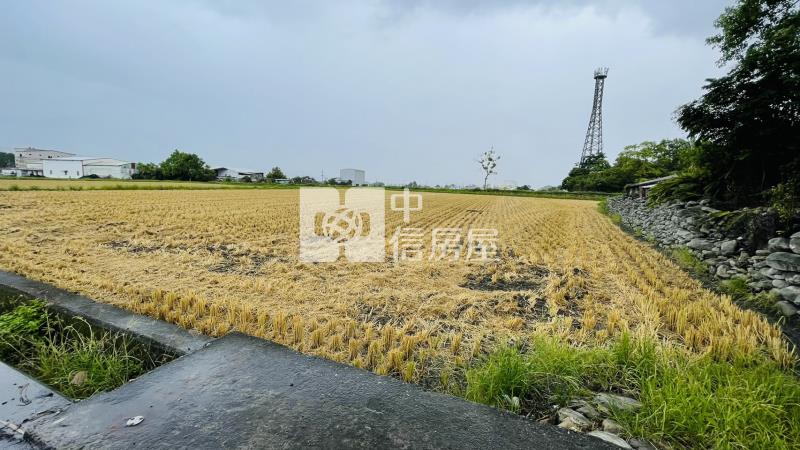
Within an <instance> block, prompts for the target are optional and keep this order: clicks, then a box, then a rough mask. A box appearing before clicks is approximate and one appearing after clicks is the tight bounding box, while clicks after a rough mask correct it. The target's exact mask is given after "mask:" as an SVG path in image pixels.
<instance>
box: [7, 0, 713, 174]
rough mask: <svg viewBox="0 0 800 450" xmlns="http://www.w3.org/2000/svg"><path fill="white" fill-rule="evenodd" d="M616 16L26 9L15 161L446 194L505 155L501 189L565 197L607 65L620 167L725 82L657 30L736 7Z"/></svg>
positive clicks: (16, 78)
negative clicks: (139, 165)
mask: <svg viewBox="0 0 800 450" xmlns="http://www.w3.org/2000/svg"><path fill="white" fill-rule="evenodd" d="M606 2H607V3H608V4H609V5H612V6H613V8H612V7H609V8H599V7H598V6H591V7H590V6H587V5H588V3H586V2H578V1H577V0H576V1H573V2H570V3H569V4H568V5H566V6H563V5H562V4H561V3H556V2H553V1H548V2H535V4H534V3H528V2H522V1H512V0H508V1H504V2H488V3H487V2H480V3H478V2H467V3H466V4H465V3H463V2H444V3H442V2H436V3H433V2H424V1H423V0H418V1H417V2H416V4H415V5H413V6H407V3H405V2H404V3H400V2H388V1H358V0H343V1H337V2H322V1H311V0H298V1H292V2H245V1H235V2H234V1H228V2H217V1H214V2H212V1H210V0H176V1H175V2H157V1H138V0H137V1H133V0H127V1H126V0H120V1H117V2H113V3H112V2H105V1H99V0H96V1H92V0H83V1H80V2H71V1H70V2H68V1H47V2H45V1H27V2H12V3H9V4H8V5H6V6H5V8H4V14H3V15H2V16H0V98H2V99H3V104H4V108H2V109H0V147H6V148H7V147H13V146H25V145H36V146H41V147H53V148H63V149H66V150H73V151H76V152H79V153H84V154H109V155H111V156H117V157H120V158H128V159H132V160H137V161H151V160H160V159H162V158H163V157H164V156H165V155H166V154H167V153H168V152H169V151H170V150H171V149H173V148H183V149H185V150H189V151H194V152H197V153H199V154H201V155H202V156H203V157H204V158H205V159H206V160H207V161H209V162H211V163H219V164H228V165H232V166H237V167H249V166H254V167H255V168H268V167H271V166H273V165H276V164H277V165H280V166H282V167H283V168H284V169H285V170H286V171H287V172H288V173H290V174H292V175H304V174H308V175H313V176H318V175H319V174H320V172H321V171H322V170H324V171H325V173H326V175H330V174H332V173H335V171H336V170H338V168H340V167H342V166H356V167H363V168H365V169H367V176H368V178H370V179H373V180H374V179H381V180H383V181H389V182H407V181H410V180H417V181H419V182H424V183H431V184H436V183H451V182H454V183H473V182H476V180H479V179H480V174H479V169H478V167H477V165H476V164H474V158H475V156H476V155H477V154H478V153H479V152H480V151H482V150H485V149H487V148H488V147H489V146H490V145H495V147H496V148H497V149H498V151H500V153H501V154H502V155H503V159H502V163H501V167H500V175H498V176H497V177H496V180H495V181H497V182H502V181H504V180H515V181H517V182H519V183H527V184H532V185H545V184H555V183H557V182H558V181H559V180H560V179H561V178H562V177H563V176H564V174H565V173H566V172H567V171H568V170H569V168H570V167H571V166H572V164H574V162H575V160H576V158H577V157H578V155H579V152H580V146H581V144H582V142H583V132H584V127H585V126H586V121H587V120H588V115H589V107H590V106H591V93H592V82H593V81H592V78H591V73H592V70H593V69H594V67H595V66H597V65H601V64H602V65H608V66H611V73H610V77H609V81H608V84H607V96H606V110H605V120H606V128H605V138H606V145H607V149H608V153H609V154H611V155H612V156H613V155H615V154H616V153H617V152H618V151H619V150H621V149H622V147H623V146H624V145H627V144H632V143H635V142H639V141H641V140H645V139H659V138H662V137H674V136H680V135H682V132H681V131H680V130H679V129H677V127H676V126H675V125H674V124H673V123H672V122H671V118H670V117H671V113H672V111H673V110H674V109H675V108H676V107H677V106H678V105H679V104H681V103H683V102H686V101H689V100H691V99H692V98H694V97H696V96H697V95H698V94H699V93H700V86H702V84H703V80H704V79H705V78H706V77H708V76H713V75H715V74H716V73H718V70H719V69H718V68H716V66H715V64H714V62H715V60H716V54H715V52H714V51H713V49H710V48H709V47H707V46H706V45H705V44H704V42H703V37H705V35H706V34H707V33H694V34H693V33H688V32H687V33H678V32H677V31H675V32H670V33H657V32H655V31H654V29H655V27H656V26H657V25H655V24H657V23H658V22H657V21H656V16H658V20H660V21H661V22H662V23H664V24H667V23H670V24H673V25H671V27H672V29H673V31H674V30H677V29H678V27H679V26H686V27H688V28H690V29H692V30H695V28H693V27H694V25H692V26H690V24H689V23H688V22H687V23H685V24H683V25H681V24H680V23H678V22H679V20H678V18H680V17H682V16H683V15H687V16H691V17H694V18H695V19H692V20H698V21H699V20H700V18H699V17H700V16H707V19H708V20H713V18H714V17H715V16H716V15H717V14H718V12H719V11H721V9H722V7H721V6H719V7H718V8H717V9H718V10H719V11H713V14H712V13H709V12H707V11H706V9H707V8H710V7H707V6H706V4H705V3H703V5H702V6H700V5H697V6H688V3H686V5H687V6H684V7H682V8H679V9H678V10H677V12H675V13H673V14H674V15H675V17H677V18H669V17H668V15H669V13H671V11H672V9H669V8H667V9H666V10H664V11H659V10H658V9H654V8H658V6H653V5H650V4H649V3H648V4H645V3H644V2H643V1H632V2H628V3H624V4H623V3H622V2H612V1H611V0H606ZM536 5H538V6H536ZM646 8H650V9H646ZM665 8H666V7H665ZM648 11H652V12H651V13H649V12H648ZM659 26H660V25H659ZM695 34H697V35H695Z"/></svg>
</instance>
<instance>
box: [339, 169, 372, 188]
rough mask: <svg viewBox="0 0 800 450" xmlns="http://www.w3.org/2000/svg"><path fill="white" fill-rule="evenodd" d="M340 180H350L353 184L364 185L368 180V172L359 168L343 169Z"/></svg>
mask: <svg viewBox="0 0 800 450" xmlns="http://www.w3.org/2000/svg"><path fill="white" fill-rule="evenodd" d="M339 180H341V181H350V182H351V183H352V185H353V186H364V185H366V184H367V182H366V172H364V171H363V170H359V169H341V170H340V171H339Z"/></svg>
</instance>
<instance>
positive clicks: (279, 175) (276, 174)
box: [265, 166, 286, 180]
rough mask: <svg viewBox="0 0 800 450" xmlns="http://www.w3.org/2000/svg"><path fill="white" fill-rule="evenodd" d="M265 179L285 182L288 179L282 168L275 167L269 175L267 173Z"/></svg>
mask: <svg viewBox="0 0 800 450" xmlns="http://www.w3.org/2000/svg"><path fill="white" fill-rule="evenodd" d="M265 178H267V179H268V180H284V179H286V175H285V174H284V173H283V171H282V170H281V168H280V167H278V166H275V167H273V168H272V170H270V171H269V173H267V176H266V177H265Z"/></svg>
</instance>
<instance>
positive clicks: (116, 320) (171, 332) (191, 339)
mask: <svg viewBox="0 0 800 450" xmlns="http://www.w3.org/2000/svg"><path fill="white" fill-rule="evenodd" d="M0 285H3V286H8V287H10V288H13V289H16V290H18V291H20V292H22V293H24V294H27V295H30V296H33V297H35V298H39V299H43V300H46V301H47V302H49V303H51V305H52V306H51V309H52V310H54V311H55V312H58V313H63V314H67V315H70V316H79V317H83V318H85V319H86V320H87V321H88V322H89V323H90V324H92V325H95V326H98V327H100V328H105V329H107V330H109V331H121V332H125V333H128V334H131V335H133V336H134V337H135V338H136V339H137V340H138V341H140V342H144V343H148V344H151V345H153V346H154V347H156V348H159V349H161V350H163V351H167V352H169V353H173V354H176V355H184V354H187V353H191V352H193V351H195V350H198V349H200V348H202V347H203V346H205V345H206V344H208V343H209V342H211V341H212V340H213V339H212V338H210V337H208V336H204V335H202V334H197V333H192V332H189V331H187V330H185V329H183V328H181V327H179V326H177V325H173V324H170V323H167V322H162V321H160V320H156V319H153V318H150V317H147V316H143V315H140V314H134V313H132V312H130V311H126V310H124V309H122V308H118V307H116V306H113V305H108V304H105V303H100V302H95V301H93V300H91V299H89V298H86V297H83V296H81V295H77V294H73V293H71V292H68V291H65V290H63V289H59V288H57V287H55V286H51V285H49V284H46V283H41V282H38V281H33V280H29V279H27V278H25V277H22V276H19V275H16V274H13V273H10V272H5V271H1V270H0Z"/></svg>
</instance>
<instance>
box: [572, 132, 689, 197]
mask: <svg viewBox="0 0 800 450" xmlns="http://www.w3.org/2000/svg"><path fill="white" fill-rule="evenodd" d="M694 152H695V149H694V146H693V145H692V143H691V142H689V141H687V140H685V139H665V140H662V141H661V142H652V141H646V142H642V143H641V144H636V145H629V146H627V147H625V149H624V150H623V151H622V152H620V154H619V155H618V156H617V159H616V161H615V162H614V165H611V164H609V163H608V160H607V159H606V156H605V155H604V154H603V153H598V154H595V155H590V156H588V157H587V158H586V159H585V160H584V162H583V163H582V164H580V165H578V166H575V167H574V168H573V169H572V170H571V171H570V173H569V175H568V176H567V178H565V179H564V181H563V182H562V183H561V187H562V188H564V189H567V190H570V191H597V192H620V191H622V188H623V187H625V185H626V184H631V183H636V182H639V181H644V180H647V179H651V178H658V177H663V176H666V175H670V174H673V173H675V172H677V171H679V170H682V169H684V168H686V167H688V166H689V165H690V164H691V161H692V155H693V154H694Z"/></svg>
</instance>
